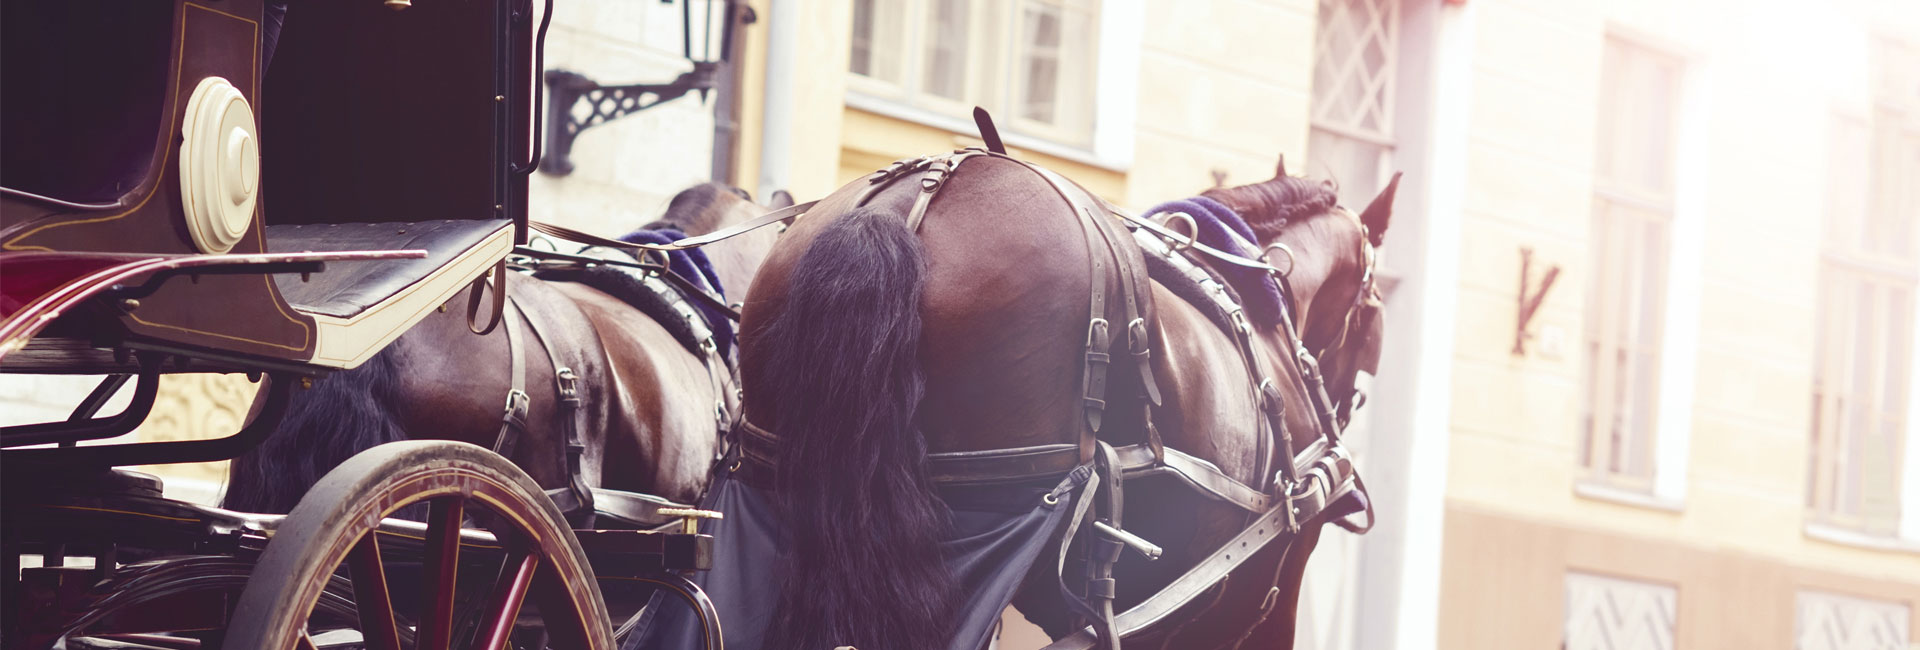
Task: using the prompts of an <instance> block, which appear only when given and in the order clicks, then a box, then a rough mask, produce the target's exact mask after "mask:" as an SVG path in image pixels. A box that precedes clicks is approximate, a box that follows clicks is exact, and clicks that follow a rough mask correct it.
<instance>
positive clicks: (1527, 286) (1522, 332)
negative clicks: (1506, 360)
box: [1513, 246, 1560, 356]
mask: <svg viewBox="0 0 1920 650" xmlns="http://www.w3.org/2000/svg"><path fill="white" fill-rule="evenodd" d="M1559 278H1560V265H1558V264H1554V265H1551V266H1548V267H1547V270H1546V275H1544V276H1542V277H1541V278H1540V286H1539V287H1537V288H1536V287H1533V286H1532V285H1533V247H1531V246H1523V247H1521V248H1520V294H1519V296H1520V301H1519V303H1520V304H1519V308H1520V310H1519V323H1518V324H1517V325H1516V326H1515V327H1514V332H1513V354H1514V355H1515V356H1526V354H1527V341H1528V340H1530V339H1532V338H1533V331H1532V329H1531V327H1530V326H1531V325H1532V324H1533V317H1534V315H1535V314H1537V313H1539V311H1540V303H1542V302H1545V301H1546V299H1547V290H1548V289H1552V288H1553V281H1554V280H1557V279H1559Z"/></svg>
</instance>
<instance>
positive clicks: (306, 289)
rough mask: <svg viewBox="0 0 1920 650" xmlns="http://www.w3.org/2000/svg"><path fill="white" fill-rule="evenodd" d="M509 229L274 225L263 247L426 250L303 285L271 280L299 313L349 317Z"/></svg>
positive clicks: (443, 223)
mask: <svg viewBox="0 0 1920 650" xmlns="http://www.w3.org/2000/svg"><path fill="white" fill-rule="evenodd" d="M511 228H512V223H511V222H508V221H505V220H472V219H442V220H434V221H415V222H386V223H328V224H279V225H269V226H267V228H266V234H267V247H268V248H269V249H270V250H271V251H273V252H294V251H349V250H383V249H414V248H417V249H424V250H426V251H427V256H426V257H424V258H419V259H399V260H380V261H376V262H352V263H342V264H330V265H328V266H327V270H326V272H324V273H316V274H313V275H312V276H311V277H310V278H308V279H306V280H302V279H301V278H300V276H298V275H276V276H273V278H274V283H275V284H276V285H277V286H278V287H279V288H280V293H281V295H283V296H285V297H286V299H287V302H288V303H290V304H292V305H293V306H294V307H295V308H297V309H299V310H300V311H303V312H307V313H309V314H321V315H326V316H333V317H335V318H353V317H355V316H358V315H360V314H361V313H363V312H365V311H366V310H367V309H368V308H369V307H372V306H374V305H378V304H380V303H382V302H384V301H386V300H387V299H388V298H391V297H394V296H395V295H396V294H398V293H400V292H401V291H402V290H405V289H406V288H408V287H411V286H413V285H415V284H417V283H419V282H421V281H422V280H425V279H426V278H427V277H428V276H431V275H434V274H435V272H436V271H440V270H441V269H443V268H445V267H447V265H448V264H450V263H452V262H453V261H454V260H455V259H457V258H459V257H461V256H463V255H465V254H468V253H469V252H470V251H472V250H473V249H474V248H475V247H477V246H479V245H480V244H481V242H483V241H485V240H487V239H488V238H489V236H490V235H494V234H496V233H498V232H500V231H501V230H503V229H511ZM509 236H511V235H509ZM464 280H465V279H462V282H461V283H462V284H464ZM435 304H436V305H437V304H438V303H437V302H436V303H435Z"/></svg>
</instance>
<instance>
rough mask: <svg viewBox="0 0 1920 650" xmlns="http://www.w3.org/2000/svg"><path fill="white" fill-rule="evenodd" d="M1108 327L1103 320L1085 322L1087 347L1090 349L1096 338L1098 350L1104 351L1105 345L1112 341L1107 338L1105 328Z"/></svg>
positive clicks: (1105, 320) (1096, 319)
mask: <svg viewBox="0 0 1920 650" xmlns="http://www.w3.org/2000/svg"><path fill="white" fill-rule="evenodd" d="M1109 326H1110V325H1109V324H1108V323H1107V319H1105V318H1095V319H1093V320H1091V321H1087V347H1088V348H1092V347H1093V342H1094V340H1095V339H1096V338H1097V339H1099V341H1100V349H1102V350H1104V349H1106V348H1107V344H1108V343H1109V342H1110V341H1112V340H1113V339H1111V338H1110V337H1109V336H1108V331H1107V328H1108V327H1109Z"/></svg>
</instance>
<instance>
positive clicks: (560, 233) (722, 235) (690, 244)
mask: <svg viewBox="0 0 1920 650" xmlns="http://www.w3.org/2000/svg"><path fill="white" fill-rule="evenodd" d="M815 203H819V201H808V202H806V203H796V204H793V205H790V206H787V207H784V208H780V209H778V210H774V211H772V212H768V213H766V214H763V215H760V216H759V217H755V218H754V219H753V220H752V221H748V222H745V223H740V224H735V225H732V226H728V227H726V228H721V229H719V230H715V231H713V232H710V233H707V234H704V235H700V236H697V237H688V238H686V239H681V240H678V241H675V242H673V243H671V244H636V243H633V242H624V241H620V240H618V239H607V238H605V237H601V236H599V235H595V234H592V233H586V232H581V231H578V230H574V229H572V228H568V227H566V226H562V225H559V224H553V223H547V222H544V221H528V222H527V226H528V227H530V228H533V229H534V230H537V231H540V232H542V233H545V234H548V235H552V236H554V237H559V238H561V239H565V240H569V241H577V242H580V243H582V244H593V245H595V246H606V247H608V248H631V249H639V250H649V251H683V250H687V249H689V248H699V247H701V246H705V245H707V244H711V243H714V242H717V241H721V240H724V239H732V238H734V237H738V236H740V235H744V234H746V233H749V232H752V231H755V230H759V229H761V228H765V227H767V226H771V225H773V224H775V223H779V222H782V221H790V220H792V219H794V218H797V217H799V216H800V215H803V214H806V212H807V210H809V209H811V208H812V207H813V204H815Z"/></svg>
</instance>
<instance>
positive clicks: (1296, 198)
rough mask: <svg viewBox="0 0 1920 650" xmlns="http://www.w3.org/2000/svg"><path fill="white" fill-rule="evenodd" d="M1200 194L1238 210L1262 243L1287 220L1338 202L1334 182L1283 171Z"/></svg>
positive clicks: (1338, 197)
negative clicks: (1264, 179) (1247, 182)
mask: <svg viewBox="0 0 1920 650" xmlns="http://www.w3.org/2000/svg"><path fill="white" fill-rule="evenodd" d="M1200 195H1201V196H1204V197H1208V198H1211V199H1213V200H1215V201H1219V202H1221V203H1223V204H1226V206H1227V207H1229V208H1232V209H1233V211H1234V212H1237V213H1240V217H1241V218H1242V219H1246V220H1247V225H1248V226H1251V227H1252V228H1253V234H1254V235H1256V236H1258V237H1259V239H1260V241H1261V242H1266V241H1272V240H1273V239H1274V238H1275V237H1279V236H1280V230H1281V229H1283V228H1286V227H1287V223H1288V222H1290V221H1293V220H1294V219H1301V218H1305V217H1311V216H1313V215H1316V214H1320V213H1323V212H1327V211H1329V210H1332V209H1333V208H1334V206H1335V205H1338V204H1339V202H1340V195H1339V192H1338V191H1337V188H1335V187H1334V185H1333V182H1331V181H1315V180H1312V179H1308V178H1305V177H1302V176H1288V175H1285V174H1281V175H1279V176H1276V177H1274V178H1273V179H1271V180H1266V181H1261V182H1259V183H1254V184H1252V185H1241V186H1239V187H1216V188H1213V189H1210V190H1207V191H1205V192H1202V193H1201V194H1200ZM1256 243H1258V242H1256Z"/></svg>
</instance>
